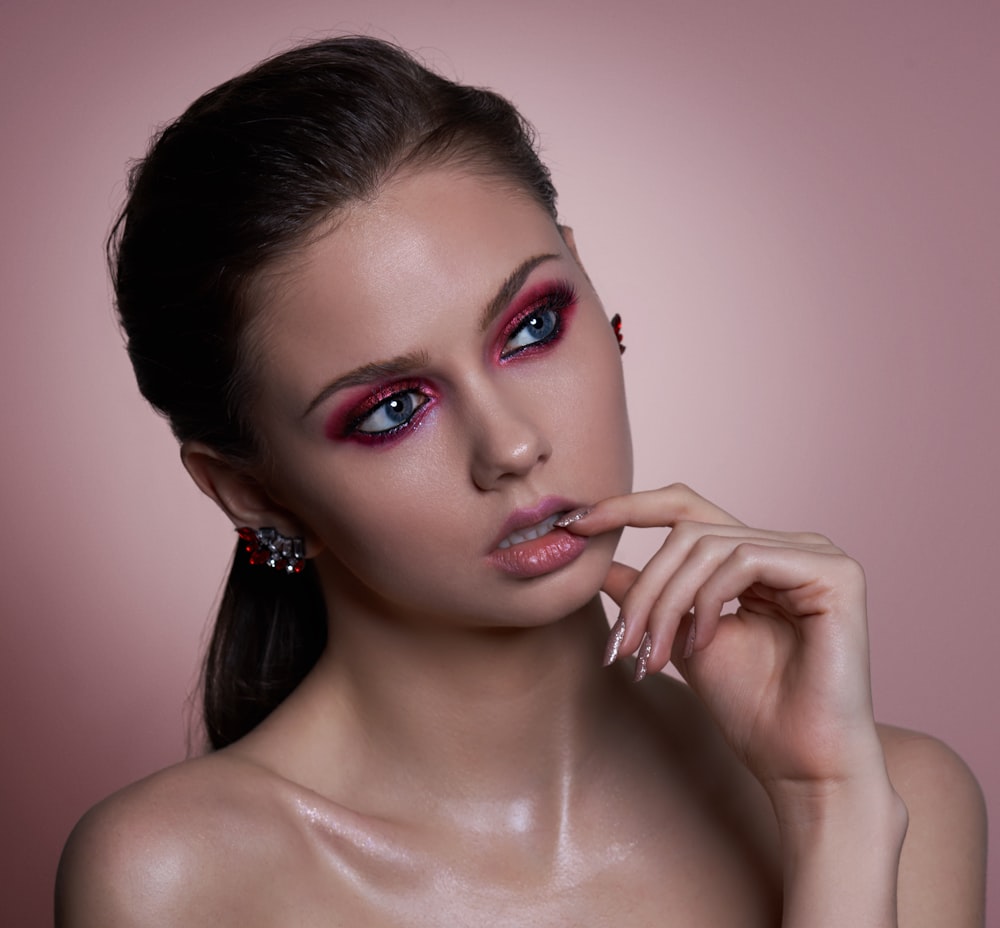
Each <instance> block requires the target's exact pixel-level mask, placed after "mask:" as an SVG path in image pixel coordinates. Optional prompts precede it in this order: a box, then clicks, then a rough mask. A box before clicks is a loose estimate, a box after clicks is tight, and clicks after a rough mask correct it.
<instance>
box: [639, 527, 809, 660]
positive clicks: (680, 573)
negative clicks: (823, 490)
mask: <svg viewBox="0 0 1000 928" xmlns="http://www.w3.org/2000/svg"><path fill="white" fill-rule="evenodd" d="M748 544H749V545H754V546H755V547H756V548H758V549H767V550H772V551H778V550H786V549H788V547H789V542H788V539H787V537H786V536H783V535H781V534H780V533H760V534H758V535H748V533H747V529H746V528H745V527H741V526H706V525H702V524H695V523H691V522H683V523H681V524H680V525H678V526H677V528H675V529H674V531H673V532H672V533H671V535H670V537H669V538H668V539H667V541H666V543H665V544H664V545H663V547H662V548H661V549H660V550H659V551H658V552H657V553H656V554H655V555H654V556H653V558H652V559H651V560H650V562H649V563H648V564H647V565H646V567H645V568H644V569H643V570H642V572H641V574H640V575H639V577H638V578H636V579H635V581H634V582H633V583H632V585H631V587H630V588H629V590H628V592H627V594H626V596H625V599H624V601H623V602H622V604H621V609H622V615H623V616H625V617H626V620H625V621H626V625H627V629H626V633H625V635H624V636H623V639H622V652H623V653H631V651H632V650H634V649H635V648H638V647H639V646H640V640H641V639H642V636H643V634H644V633H646V632H648V633H649V635H650V639H651V644H650V646H649V655H648V659H647V666H648V669H649V670H650V671H651V672H652V671H656V670H660V669H662V668H663V667H664V666H666V664H667V662H668V661H669V660H670V656H671V651H672V649H673V645H674V641H675V639H676V637H677V636H678V634H679V631H678V629H679V628H680V625H681V623H682V621H683V620H684V618H685V617H686V616H687V614H688V613H689V612H690V611H691V610H692V609H695V607H696V605H697V603H698V602H699V600H698V596H699V591H701V590H702V588H703V587H704V586H705V585H706V583H708V581H709V580H710V578H711V577H712V575H713V574H714V573H715V571H716V570H718V569H719V567H720V565H721V564H723V563H724V562H725V561H726V560H727V559H729V558H730V557H731V555H732V553H733V551H734V550H736V549H738V548H740V547H742V546H744V545H748ZM803 550H805V549H803ZM751 583H752V580H748V581H747V586H750V584H751ZM745 589H746V587H744V588H742V589H740V590H739V591H738V592H739V593H743V592H745ZM735 598H736V595H733V596H731V597H730V599H735ZM702 602H703V603H704V602H705V600H704V597H702ZM702 608H705V606H704V605H703V606H702ZM721 608H722V604H721V603H720V604H719V609H720V610H721ZM699 616H700V613H699ZM700 620H701V621H708V622H709V623H710V625H709V628H714V627H715V624H717V620H718V614H716V615H715V616H713V617H711V618H710V619H709V618H708V617H701V616H700Z"/></svg>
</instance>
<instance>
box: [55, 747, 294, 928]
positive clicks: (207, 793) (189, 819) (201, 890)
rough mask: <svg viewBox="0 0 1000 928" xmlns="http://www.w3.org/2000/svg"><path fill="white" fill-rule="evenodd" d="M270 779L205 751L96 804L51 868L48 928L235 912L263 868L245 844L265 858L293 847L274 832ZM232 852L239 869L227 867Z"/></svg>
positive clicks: (209, 917) (193, 919)
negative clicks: (51, 922) (51, 921)
mask: <svg viewBox="0 0 1000 928" xmlns="http://www.w3.org/2000/svg"><path fill="white" fill-rule="evenodd" d="M273 779H274V778H273V777H271V776H269V775H268V774H267V773H266V772H264V771H262V770H259V769H258V768H255V767H254V766H253V765H251V764H247V763H246V762H244V761H239V760H235V759H233V758H230V757H226V756H223V755H209V756H207V757H204V758H198V759H196V760H191V761H186V762H184V763H181V764H178V765H177V766H175V767H171V768H168V769H167V770H164V771H161V772H160V773H157V774H154V775H153V776H151V777H148V778H146V779H145V780H141V781H139V782H138V783H135V784H133V785H132V786H129V787H126V788H125V789H123V790H121V791H120V792H118V793H115V794H114V795H112V796H110V797H109V798H107V799H105V800H104V801H103V802H101V803H99V804H98V805H96V806H95V807H94V808H93V809H91V810H90V811H89V812H88V813H87V814H86V815H85V816H84V817H83V818H82V819H81V820H80V822H79V823H78V824H77V826H76V828H75V829H74V830H73V833H72V834H71V835H70V838H69V840H68V841H67V844H66V847H65V849H64V851H63V856H62V859H61V860H60V863H59V874H58V878H57V885H56V924H57V926H61V928H89V926H92V925H93V926H97V925H101V926H104V928H125V926H128V928H133V926H134V928H142V926H145V925H152V924H156V925H163V924H184V925H189V926H198V925H202V924H215V925H218V924H220V923H222V921H223V920H222V919H220V918H219V914H220V912H223V911H224V912H226V914H227V916H236V915H237V913H238V912H239V910H240V908H241V904H240V900H241V898H243V899H245V898H246V894H245V892H244V891H245V890H247V889H248V888H249V887H250V886H251V885H253V883H254V881H255V880H256V878H257V877H258V876H260V875H261V874H262V873H264V872H266V869H267V863H268V862H267V860H265V859H263V856H262V854H259V855H258V856H260V859H258V860H255V859H254V847H262V848H263V847H267V848H268V849H269V854H270V855H273V852H274V850H275V847H276V846H277V847H278V848H279V849H280V846H281V843H282V842H283V841H284V842H288V843H291V842H292V841H293V835H291V834H283V828H282V823H283V822H284V821H285V818H286V817H285V816H283V815H281V814H274V813H275V812H276V811H277V807H278V806H280V796H279V795H278V791H277V790H276V789H275V788H274V783H273ZM287 831H289V832H290V831H291V829H290V828H289V829H287ZM249 835H253V836H254V837H255V838H264V839H265V840H262V841H257V840H252V841H248V840H247V838H248V836H249ZM237 852H238V854H239V858H240V866H239V867H238V868H233V867H232V866H231V864H232V862H233V857H234V855H235V854H236V853H237ZM272 859H273V857H272ZM252 922H253V919H252V918H250V919H246V920H245V921H244V922H243V923H244V924H251V923H252Z"/></svg>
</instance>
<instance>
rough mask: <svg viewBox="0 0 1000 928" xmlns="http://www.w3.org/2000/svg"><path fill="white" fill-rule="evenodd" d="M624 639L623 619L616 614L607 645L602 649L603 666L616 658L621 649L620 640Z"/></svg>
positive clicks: (611, 662) (608, 664) (606, 665)
mask: <svg viewBox="0 0 1000 928" xmlns="http://www.w3.org/2000/svg"><path fill="white" fill-rule="evenodd" d="M624 639H625V619H624V618H622V617H621V616H618V621H617V622H615V625H614V628H612V629H611V637H610V638H609V639H608V646H607V647H606V648H605V649H604V666H605V667H609V666H610V665H611V664H613V663H614V662H615V661H616V660H618V651H619V650H620V649H621V646H622V641H623V640H624Z"/></svg>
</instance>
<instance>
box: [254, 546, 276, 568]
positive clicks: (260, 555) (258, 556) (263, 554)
mask: <svg viewBox="0 0 1000 928" xmlns="http://www.w3.org/2000/svg"><path fill="white" fill-rule="evenodd" d="M270 556H271V553H270V552H269V551H265V550H264V549H263V548H258V549H257V550H256V551H251V552H250V563H251V564H253V565H254V566H257V565H258V564H266V563H267V561H268V558H270Z"/></svg>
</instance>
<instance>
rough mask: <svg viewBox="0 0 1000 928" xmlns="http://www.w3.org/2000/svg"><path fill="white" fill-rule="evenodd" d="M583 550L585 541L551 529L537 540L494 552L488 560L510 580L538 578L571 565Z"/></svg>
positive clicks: (580, 537) (559, 530) (561, 530)
mask: <svg viewBox="0 0 1000 928" xmlns="http://www.w3.org/2000/svg"><path fill="white" fill-rule="evenodd" d="M586 547H587V539H586V538H583V537H582V536H580V535H571V534H570V533H569V532H567V531H566V530H565V529H561V528H554V529H553V530H552V531H551V532H549V533H548V534H547V535H542V537H541V538H535V539H532V540H531V541H522V542H521V543H520V544H517V545H511V546H510V547H509V548H497V549H496V550H495V551H493V553H492V554H490V560H491V561H492V562H493V563H494V564H495V565H496V566H497V567H499V568H500V569H501V570H502V571H503V572H504V573H506V574H509V575H510V576H512V577H522V578H529V577H541V576H544V575H545V574H550V573H552V572H553V571H554V570H559V568H560V567H565V566H566V565H567V564H571V563H572V562H573V561H575V560H576V559H577V558H578V557H579V556H580V555H581V554H583V551H584V549H585V548H586Z"/></svg>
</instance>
